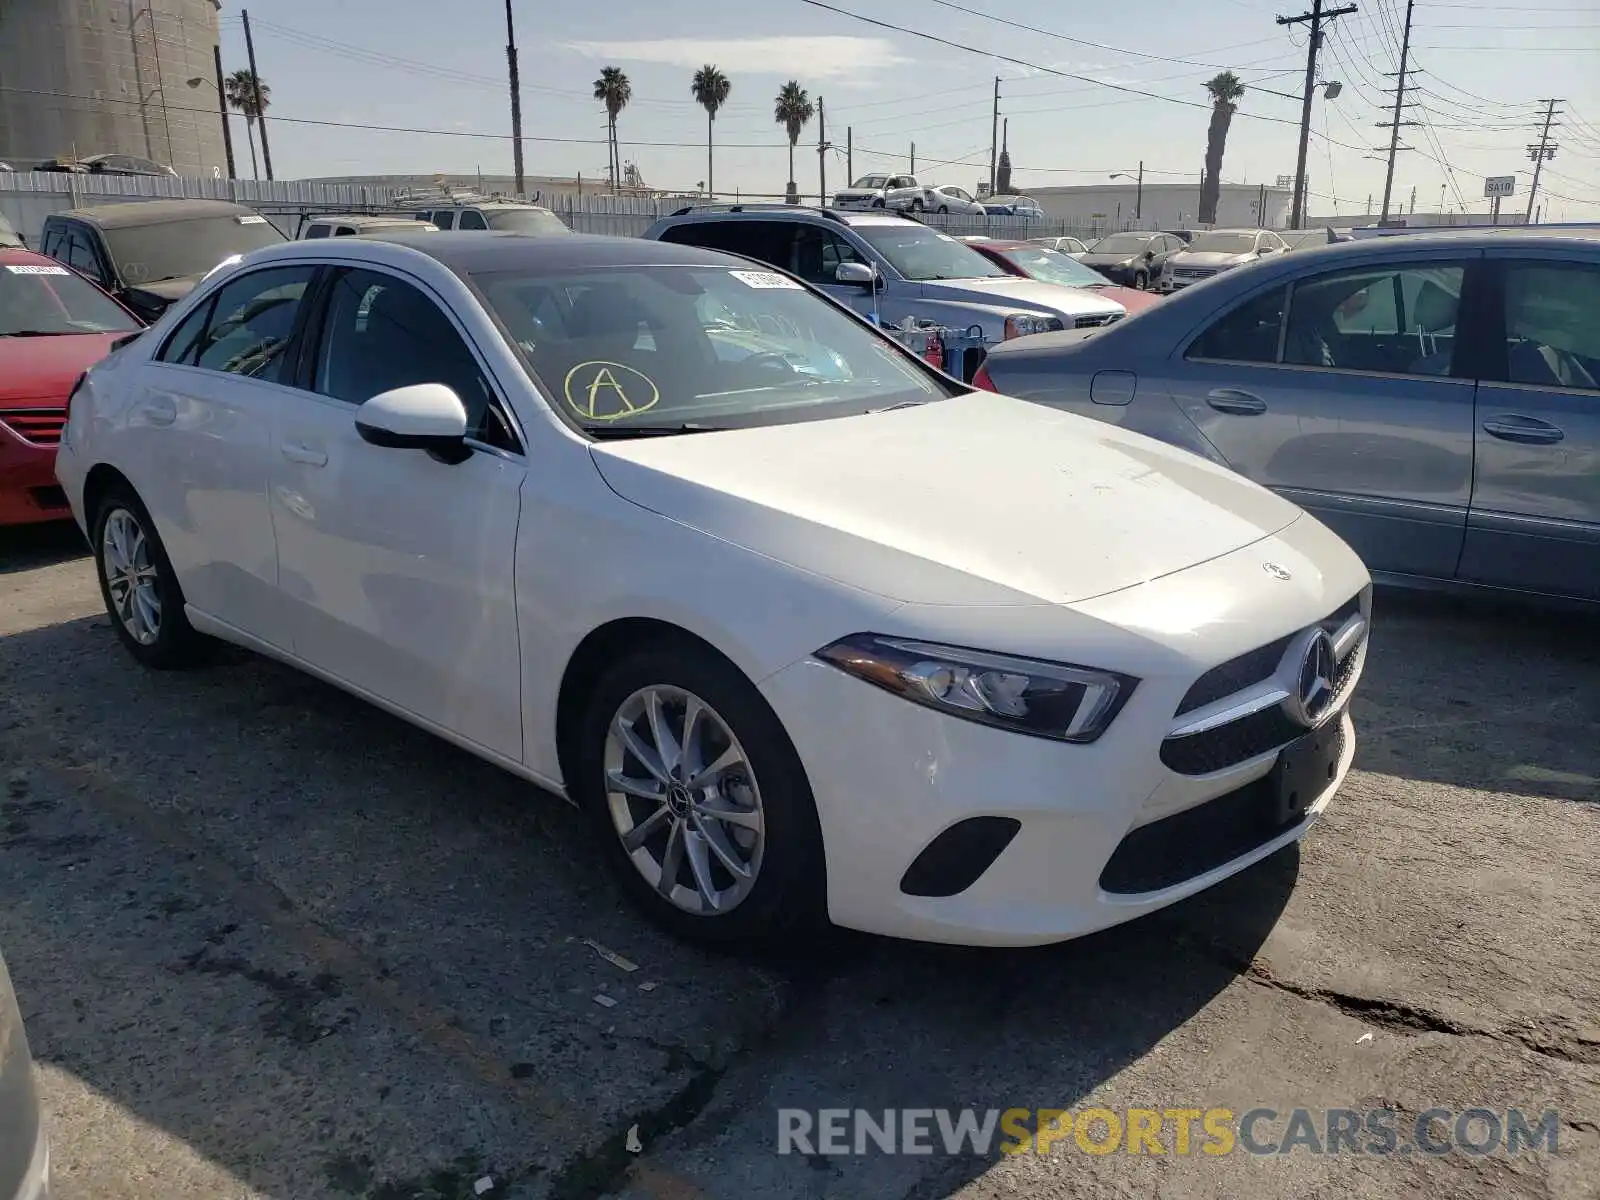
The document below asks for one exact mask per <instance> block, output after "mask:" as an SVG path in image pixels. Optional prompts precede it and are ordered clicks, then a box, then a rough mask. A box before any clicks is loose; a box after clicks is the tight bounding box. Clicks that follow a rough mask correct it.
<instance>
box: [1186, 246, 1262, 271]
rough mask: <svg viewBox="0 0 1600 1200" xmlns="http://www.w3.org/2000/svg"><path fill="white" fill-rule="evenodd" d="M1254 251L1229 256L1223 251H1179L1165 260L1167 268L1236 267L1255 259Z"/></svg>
mask: <svg viewBox="0 0 1600 1200" xmlns="http://www.w3.org/2000/svg"><path fill="white" fill-rule="evenodd" d="M1255 257H1256V255H1255V252H1254V251H1250V250H1247V251H1246V252H1245V253H1243V254H1229V253H1227V252H1226V251H1224V250H1180V251H1178V252H1177V253H1176V254H1174V255H1173V256H1172V257H1171V258H1169V259H1167V266H1169V267H1237V266H1239V265H1240V264H1241V263H1247V262H1251V261H1253V260H1254V259H1255Z"/></svg>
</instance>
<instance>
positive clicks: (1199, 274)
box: [1172, 267, 1216, 279]
mask: <svg viewBox="0 0 1600 1200" xmlns="http://www.w3.org/2000/svg"><path fill="white" fill-rule="evenodd" d="M1215 274H1216V271H1215V270H1213V269H1212V268H1210V267H1173V268H1172V277H1173V278H1174V279H1205V278H1208V277H1209V276H1212V275H1215Z"/></svg>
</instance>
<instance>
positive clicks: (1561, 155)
mask: <svg viewBox="0 0 1600 1200" xmlns="http://www.w3.org/2000/svg"><path fill="white" fill-rule="evenodd" d="M828 2H829V3H831V4H833V5H835V6H836V7H838V8H842V9H847V10H851V11H854V12H857V13H862V14H867V15H872V16H875V17H879V18H881V19H883V20H887V21H891V22H894V23H896V24H901V25H906V26H909V27H910V28H913V29H919V30H922V31H925V32H927V33H930V34H934V35H936V36H938V37H942V38H945V39H948V40H949V41H951V42H955V43H957V46H959V47H969V48H977V49H982V50H987V51H993V52H996V53H998V54H1002V55H1006V56H1010V57H1012V58H1016V59H1021V60H1024V61H1025V62H1026V63H1027V64H1029V65H1026V66H1025V65H1020V64H1017V63H1007V62H1001V61H997V60H995V59H993V58H990V57H987V56H985V55H983V54H978V53H972V52H970V51H969V50H963V49H959V48H956V47H951V46H945V45H939V44H935V43H932V42H928V41H925V40H921V39H918V38H915V37H911V36H907V35H905V34H901V33H897V32H892V31H889V30H885V29H880V28H875V27H873V26H871V25H868V24H865V23H862V22H859V21H855V20H851V19H850V18H848V17H845V16H842V15H838V14H836V13H832V12H827V11H823V10H821V9H818V8H815V7H811V6H808V5H806V4H804V3H802V0H762V2H760V3H732V2H729V0H696V2H689V0H610V2H609V3H606V4H604V5H585V4H570V3H569V4H554V3H549V2H548V0H547V2H543V3H538V4H535V3H531V2H530V0H515V5H516V14H517V33H518V39H517V40H518V47H519V52H520V62H521V73H522V102H523V132H524V137H525V139H526V140H525V146H524V153H525V157H526V163H527V171H528V172H529V173H530V174H548V175H572V174H575V173H579V172H581V173H582V174H583V175H584V176H585V177H589V176H595V177H599V176H601V175H603V174H604V171H605V164H606V151H605V145H604V114H603V113H602V111H601V109H600V106H599V105H598V104H597V103H596V102H595V101H594V100H593V99H592V98H591V92H592V88H593V81H594V79H595V77H596V76H597V75H598V74H599V71H600V68H601V67H602V66H605V65H608V64H611V65H616V66H620V67H621V68H622V69H623V70H624V71H625V72H627V74H628V76H629V78H630V79H631V81H632V84H633V101H632V103H631V104H630V105H629V106H628V108H627V109H626V110H625V111H624V112H623V114H622V116H621V119H620V121H619V135H620V137H621V139H622V142H623V156H624V158H625V159H627V160H631V161H634V162H636V163H637V164H638V165H639V167H640V169H641V170H642V171H643V173H644V178H645V180H646V182H647V183H649V184H650V185H651V186H653V187H658V188H668V189H693V188H694V187H695V185H696V184H697V183H698V182H700V181H702V180H703V179H704V178H705V174H706V152H705V136H706V120H705V114H704V112H703V110H701V109H700V108H699V107H698V106H697V105H695V103H694V102H693V100H692V98H691V97H690V95H689V79H690V76H691V75H692V73H693V71H694V69H695V68H696V67H697V66H699V65H700V64H701V63H705V62H712V63H715V64H716V65H717V66H719V67H720V68H721V69H722V70H723V71H724V72H725V73H726V74H727V75H728V76H729V77H730V79H731V80H732V84H733V88H732V94H731V96H730V99H729V102H728V105H727V107H726V108H725V109H724V110H723V111H722V113H721V114H719V116H718V118H717V122H716V139H717V142H718V146H719V148H718V150H717V153H716V179H717V189H718V191H719V192H726V191H729V190H731V189H733V188H736V187H737V188H739V189H742V190H746V191H752V192H778V191H781V190H782V188H783V185H784V182H785V180H786V179H787V176H788V168H787V141H786V138H785V135H784V133H783V131H782V130H781V129H780V128H779V127H778V126H777V125H776V124H774V122H773V120H772V103H773V97H774V95H775V94H776V93H777V91H778V89H779V87H781V86H782V84H783V83H784V82H785V81H786V80H788V79H790V78H794V79H797V80H799V82H800V83H801V85H802V86H804V87H806V88H807V89H808V90H809V91H810V93H811V95H812V96H813V98H815V97H816V96H818V95H819V94H820V95H821V96H822V97H824V98H825V101H826V108H827V115H828V132H829V137H830V140H832V141H833V142H835V143H836V144H837V145H838V146H839V147H840V151H839V152H838V153H837V154H836V155H834V156H831V157H830V159H829V163H828V183H829V187H830V188H831V187H834V186H837V185H838V184H839V183H840V182H841V181H842V180H843V176H844V174H845V163H844V158H843V153H842V147H843V145H844V142H845V129H846V126H847V125H848V126H851V127H853V130H854V142H855V155H854V163H855V173H856V174H857V175H859V174H862V173H864V172H865V171H868V170H871V169H889V168H894V169H900V170H904V169H905V168H906V167H907V165H908V163H907V157H908V156H909V153H910V145H911V143H912V142H913V141H914V142H915V143H916V153H917V166H918V170H919V174H921V175H923V176H925V177H928V178H930V179H932V180H933V181H934V182H940V183H943V182H950V183H958V184H961V185H963V186H966V187H969V188H970V187H972V186H973V185H974V184H975V183H976V182H977V181H978V179H980V178H984V177H986V176H987V171H988V146H989V116H990V96H991V89H992V87H993V79H994V76H995V75H997V74H998V75H1000V76H1001V78H1002V83H1001V96H1002V100H1001V113H1002V116H1009V119H1010V149H1011V156H1012V161H1013V163H1014V165H1015V172H1014V180H1015V181H1016V182H1017V183H1018V184H1019V185H1020V186H1021V187H1023V188H1027V187H1041V186H1047V185H1051V184H1071V183H1092V182H1098V181H1101V180H1103V179H1104V178H1105V176H1106V175H1107V174H1109V173H1110V172H1112V171H1133V170H1135V169H1136V168H1137V165H1138V163H1139V162H1140V160H1141V159H1142V160H1143V162H1144V164H1145V172H1146V179H1147V180H1148V181H1154V182H1183V181H1186V180H1191V179H1192V180H1195V181H1196V183H1198V179H1199V171H1200V167H1201V163H1202V158H1203V154H1204V148H1205V131H1206V122H1207V115H1208V114H1207V112H1206V110H1205V108H1204V107H1203V105H1204V102H1205V95H1204V92H1203V91H1202V88H1201V85H1202V83H1203V82H1204V81H1205V80H1206V79H1207V78H1209V77H1210V76H1211V75H1213V74H1215V73H1216V71H1217V70H1218V69H1220V68H1224V67H1226V68H1231V69H1233V70H1235V71H1236V72H1237V73H1238V74H1239V75H1240V76H1241V77H1242V78H1243V79H1244V80H1245V81H1246V83H1247V84H1258V85H1259V87H1260V88H1262V89H1273V90H1275V91H1279V92H1285V93H1294V94H1298V92H1299V90H1300V87H1301V84H1302V81H1303V77H1304V70H1305V33H1304V27H1303V26H1297V27H1293V28H1283V27H1280V26H1278V25H1276V24H1275V23H1274V20H1273V18H1274V16H1275V15H1276V14H1280V13H1282V14H1285V15H1287V14H1288V13H1289V12H1290V9H1289V8H1288V7H1274V5H1273V4H1271V3H1270V2H1269V0H1213V2H1211V3H1207V4H1205V5H1200V4H1195V3H1179V2H1178V0H1123V2H1122V3H1118V4H1114V5H1090V4H1087V3H1082V4H1076V5H1071V6H1068V5H1015V4H1002V3H1001V2H1000V0H970V2H968V3H961V4H956V5H953V6H951V7H941V6H938V5H937V4H930V3H917V4H911V5H896V6H886V5H883V4H881V3H878V4H868V3H866V0H828ZM1358 2H1360V3H1361V10H1360V11H1359V12H1358V13H1356V14H1354V15H1352V16H1347V17H1343V18H1340V19H1339V20H1338V21H1336V22H1334V23H1333V25H1332V32H1330V34H1329V36H1328V38H1327V41H1326V43H1325V46H1324V51H1323V54H1322V65H1321V68H1320V71H1319V74H1320V75H1321V77H1322V78H1323V79H1329V80H1332V79H1337V80H1339V81H1340V82H1342V83H1343V85H1344V90H1343V93H1342V94H1341V95H1340V96H1339V97H1338V98H1337V99H1335V100H1331V101H1325V100H1323V99H1321V98H1319V99H1318V100H1317V101H1316V103H1315V107H1314V110H1313V121H1312V127H1313V130H1314V131H1316V133H1318V134H1325V135H1326V137H1327V138H1329V139H1331V141H1332V143H1334V144H1330V141H1328V140H1324V138H1322V137H1314V138H1313V139H1312V143H1311V150H1310V155H1309V159H1308V174H1309V176H1310V190H1311V191H1312V193H1313V200H1312V208H1313V209H1314V210H1315V211H1317V212H1319V213H1320V212H1326V211H1329V210H1330V209H1332V208H1333V207H1334V205H1335V203H1337V207H1338V211H1339V212H1341V213H1343V214H1359V213H1362V212H1364V211H1365V209H1366V204H1367V197H1368V195H1369V194H1371V195H1372V197H1373V201H1372V203H1373V205H1374V210H1375V209H1376V206H1377V204H1378V203H1379V201H1380V199H1381V193H1382V190H1383V164H1382V163H1381V162H1379V161H1373V160H1370V159H1368V158H1366V157H1365V155H1366V154H1377V153H1378V151H1377V150H1373V149H1371V147H1380V146H1382V147H1386V146H1387V141H1388V131H1387V130H1386V129H1383V130H1380V129H1377V128H1375V127H1374V123H1375V122H1378V121H1380V120H1382V119H1384V116H1385V115H1386V114H1385V112H1384V111H1382V110H1381V106H1382V105H1383V104H1384V103H1385V97H1384V96H1383V95H1382V93H1381V90H1380V89H1382V88H1383V87H1387V86H1390V84H1391V80H1389V79H1387V78H1385V77H1384V75H1385V72H1392V71H1393V70H1394V69H1395V59H1396V58H1397V57H1398V46H1399V40H1400V38H1399V35H1400V26H1401V23H1402V21H1403V18H1404V11H1405V9H1404V3H1403V0H1366V2H1361V0H1358ZM1293 11H1295V12H1298V11H1302V10H1301V9H1300V8H1299V7H1295V8H1294V9H1293ZM1512 11H1514V12H1515V13H1516V16H1515V18H1514V21H1515V24H1514V26H1513V27H1511V28H1506V29H1496V28H1495V22H1496V21H1497V20H1498V19H1502V15H1503V14H1504V13H1506V12H1507V10H1505V9H1503V8H1501V7H1500V6H1498V5H1495V4H1493V3H1491V2H1490V0H1419V2H1418V3H1417V6H1416V15H1415V31H1414V33H1413V39H1412V41H1413V47H1414V53H1415V57H1414V63H1415V65H1416V66H1418V67H1419V68H1420V70H1419V72H1418V74H1417V75H1416V76H1415V82H1416V83H1417V84H1418V85H1419V86H1420V88H1421V89H1423V90H1421V91H1419V92H1418V93H1417V99H1418V100H1419V101H1420V102H1421V106H1422V107H1421V108H1420V109H1419V110H1418V111H1414V112H1413V113H1411V114H1410V115H1411V116H1412V117H1413V118H1416V119H1421V120H1423V121H1425V122H1426V124H1425V125H1423V126H1416V127H1410V128H1408V129H1406V130H1404V131H1403V133H1404V134H1405V138H1404V144H1409V145H1412V146H1415V147H1417V148H1418V152H1415V153H1406V154H1402V155H1401V156H1400V160H1399V166H1398V167H1397V170H1396V176H1395V194H1396V196H1397V197H1398V198H1399V199H1400V200H1401V201H1402V202H1405V203H1409V201H1410V197H1411V189H1412V188H1413V187H1415V188H1416V207H1417V208H1418V209H1419V210H1425V211H1437V210H1438V208H1439V207H1440V204H1441V189H1443V201H1442V202H1443V204H1444V205H1445V206H1446V207H1447V208H1450V209H1454V208H1458V207H1459V206H1460V204H1461V201H1462V200H1464V201H1465V202H1466V203H1467V204H1468V206H1469V207H1480V208H1481V207H1482V206H1483V204H1484V202H1483V201H1482V200H1481V199H1480V197H1481V195H1482V191H1483V184H1482V179H1483V176H1485V175H1490V174H1493V175H1501V174H1511V173H1512V172H1519V173H1520V174H1519V178H1518V194H1519V196H1524V195H1526V188H1527V183H1528V175H1527V173H1526V169H1531V164H1530V163H1529V162H1528V161H1527V158H1526V154H1525V151H1524V147H1525V145H1526V144H1527V143H1528V142H1530V141H1532V140H1535V139H1536V138H1537V130H1536V128H1534V126H1535V124H1536V120H1535V118H1536V115H1537V114H1538V113H1539V112H1542V109H1541V107H1540V106H1539V104H1538V103H1537V102H1538V101H1539V100H1541V99H1544V98H1546V97H1558V98H1562V99H1564V100H1565V101H1566V102H1567V103H1566V104H1565V106H1564V107H1565V115H1564V116H1562V117H1559V118H1558V121H1559V122H1560V123H1561V125H1560V128H1559V129H1558V130H1557V131H1556V136H1557V137H1558V139H1559V141H1560V143H1561V149H1560V150H1559V151H1558V155H1557V158H1556V160H1555V161H1554V162H1553V163H1552V164H1550V167H1549V168H1547V171H1546V176H1545V179H1544V181H1543V183H1542V185H1541V191H1544V190H1548V192H1549V193H1550V198H1549V201H1548V204H1549V207H1548V208H1547V210H1546V218H1547V219H1559V218H1561V217H1563V216H1565V217H1568V218H1571V219H1577V218H1595V217H1600V71H1596V70H1594V64H1595V62H1596V61H1600V8H1597V6H1596V4H1595V0H1538V2H1537V3H1536V4H1535V5H1533V6H1531V7H1521V6H1519V7H1518V8H1516V9H1515V10H1512ZM986 13H987V14H991V15H992V16H999V17H1004V18H1006V19H1010V20H1014V21H1022V22H1025V23H1027V24H1030V25H1034V26H1037V27H1038V28H1039V29H1042V30H1048V31H1050V32H1052V33H1058V34H1063V35H1068V36H1069V37H1070V38H1073V39H1078V40H1077V41H1071V40H1064V39H1063V38H1060V37H1050V36H1045V35H1044V34H1041V33H1034V32H1026V31H1023V30H1018V29H1015V28H1010V27H1007V26H1006V25H1004V24H1001V23H999V22H997V21H995V20H992V19H988V18H987V17H986V16H985V15H984V14H986ZM251 19H252V23H253V24H254V27H255V28H254V33H255V42H256V52H257V56H258V60H259V65H260V69H261V75H262V78H263V79H264V80H266V81H267V82H268V83H269V84H270V85H271V86H272V89H273V94H272V103H273V107H272V109H271V111H270V112H269V114H268V115H269V119H270V118H273V117H279V118H283V119H279V120H276V121H274V122H273V124H272V126H271V129H270V134H271V139H272V149H273V160H274V167H275V169H276V174H277V175H278V176H279V177H280V178H296V177H303V176H311V175H335V174H341V175H342V174H380V173H417V172H434V171H448V172H470V171H473V170H475V169H480V168H481V169H482V170H483V171H484V172H486V173H491V172H492V173H509V172H510V164H511V147H510V142H509V139H508V138H507V136H506V135H507V134H508V132H509V117H508V115H507V96H506V84H505V48H504V47H505V23H504V22H505V18H504V7H503V3H501V0H455V2H454V3H448V4H440V3H422V2H420V0H390V2H388V3H385V4H382V5H379V4H376V3H371V2H370V0H356V2H353V3H348V4H344V5H338V6H335V5H330V4H328V3H326V0H315V2H313V0H274V2H273V3H270V4H269V3H263V4H262V5H261V7H260V8H259V9H257V10H255V11H253V12H252V13H251ZM222 29H223V56H224V64H225V67H226V68H227V69H229V70H232V69H234V68H236V67H239V66H242V65H244V63H245V54H244V39H243V34H242V30H241V28H240V22H239V19H238V9H237V8H233V7H229V8H227V9H225V10H224V13H223V25H222ZM1107 85H1116V86H1120V87H1124V88H1134V89H1138V90H1140V91H1143V92H1150V93H1155V94H1156V95H1158V96H1162V97H1169V98H1172V99H1177V100H1183V101H1188V102H1190V103H1191V104H1199V105H1202V107H1185V106H1184V105H1181V104H1177V103H1171V102H1170V101H1164V100H1160V99H1152V98H1150V97H1147V96H1143V95H1138V94H1134V93H1131V92H1128V91H1119V90H1116V87H1114V86H1107ZM1389 103H1392V98H1390V100H1389ZM289 118H298V119H302V120H306V121H325V122H343V123H347V124H350V125H378V126H390V127H403V128H405V129H409V130H417V131H447V133H448V135H440V134H435V133H428V132H384V131H377V130H372V129H350V128H333V127H328V126H322V125H315V124H300V123H296V122H295V121H292V120H289ZM1262 118H1272V119H1271V120H1267V119H1262ZM1298 120H1299V104H1298V102H1297V101H1295V100H1291V99H1287V98H1283V97H1279V96H1274V95H1271V94H1269V93H1268V92H1267V91H1263V90H1254V91H1252V92H1250V93H1249V94H1247V95H1246V97H1245V99H1244V101H1243V103H1242V105H1241V110H1240V115H1239V116H1238V117H1237V118H1235V121H1234V124H1233V130H1232V133H1231V135H1230V137H1229V141H1228V152H1227V158H1226V160H1225V162H1224V167H1223V175H1224V178H1225V179H1227V180H1230V181H1243V182H1249V183H1258V182H1267V183H1270V182H1272V181H1273V180H1274V178H1275V177H1276V176H1277V175H1279V174H1288V173H1291V172H1293V170H1294V159H1295V140H1296V125H1297V123H1298ZM467 135H486V136H467ZM537 139H546V140H537ZM815 141H816V128H815V125H813V126H812V127H810V128H808V130H807V131H806V133H805V134H803V135H802V138H801V145H802V151H800V152H797V155H796V168H795V170H796V175H797V180H798V182H799V184H800V187H801V188H802V189H803V190H805V189H809V190H811V191H813V192H814V191H815V189H816V187H817V155H816V152H815V149H814V147H815ZM808 142H809V143H810V147H807V145H806V144H807V143H808ZM1337 143H1344V145H1339V144H1337ZM241 149H242V148H241ZM243 159H244V155H242V154H241V160H243ZM1438 160H1443V161H1444V162H1446V163H1448V164H1449V165H1450V167H1451V168H1453V172H1454V173H1453V177H1452V174H1451V173H1450V172H1447V171H1446V169H1445V168H1444V167H1443V166H1441V165H1440V162H1439V161H1438ZM1457 189H1459V194H1460V198H1459V199H1458V196H1457ZM1511 203H1513V204H1516V203H1517V202H1515V201H1513V202H1511Z"/></svg>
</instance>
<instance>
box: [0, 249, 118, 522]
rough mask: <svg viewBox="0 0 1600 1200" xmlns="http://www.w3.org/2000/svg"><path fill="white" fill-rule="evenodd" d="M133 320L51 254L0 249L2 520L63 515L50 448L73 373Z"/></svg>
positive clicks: (64, 415)
mask: <svg viewBox="0 0 1600 1200" xmlns="http://www.w3.org/2000/svg"><path fill="white" fill-rule="evenodd" d="M141 328H142V326H141V325H140V323H139V319H138V318H137V317H135V316H134V315H133V314H132V313H130V312H129V311H128V310H127V309H125V308H123V307H122V306H121V305H120V304H118V303H117V302H116V301H115V300H113V299H112V298H111V297H110V296H108V295H106V294H105V293H104V292H102V291H101V290H100V289H99V288H97V287H96V286H95V285H94V284H92V283H90V282H89V281H88V280H87V279H85V278H83V276H81V275H79V274H77V273H76V272H74V271H72V270H71V269H69V268H67V267H64V266H62V265H61V264H60V263H58V262H56V261H55V259H53V258H46V257H45V256H44V255H42V254H35V253H33V252H32V251H31V250H12V249H0V525H24V524H31V523H33V522H35V521H54V520H61V519H65V518H69V517H71V516H72V513H71V511H70V510H69V509H68V508H67V498H66V494H65V493H63V492H62V490H61V488H60V486H59V485H58V484H57V483H56V469H55V468H56V447H57V446H58V445H60V443H61V429H62V426H64V425H65V424H66V422H67V398H68V396H70V395H71V393H72V388H73V385H74V384H76V383H77V381H78V377H79V376H80V375H82V374H83V373H84V372H85V371H87V370H88V369H89V368H90V367H91V366H92V365H93V364H94V363H96V362H98V361H99V360H100V359H102V358H104V357H105V356H106V354H107V353H109V352H110V350H111V344H112V343H113V342H115V341H116V340H117V339H118V338H119V337H122V336H123V335H125V334H129V333H136V332H137V331H138V330H139V329H141Z"/></svg>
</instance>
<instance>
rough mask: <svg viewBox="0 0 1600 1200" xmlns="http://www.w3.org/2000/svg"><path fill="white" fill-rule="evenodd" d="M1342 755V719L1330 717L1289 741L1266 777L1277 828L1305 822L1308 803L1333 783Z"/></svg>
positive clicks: (1341, 717)
mask: <svg viewBox="0 0 1600 1200" xmlns="http://www.w3.org/2000/svg"><path fill="white" fill-rule="evenodd" d="M1343 752H1344V719H1343V716H1342V715H1341V714H1336V715H1334V716H1333V717H1331V718H1330V719H1329V720H1328V722H1327V723H1326V724H1324V725H1322V726H1321V727H1320V728H1317V729H1313V730H1311V731H1310V732H1309V733H1307V734H1305V735H1303V736H1302V737H1299V738H1296V739H1295V740H1294V741H1292V742H1290V743H1289V744H1288V745H1287V746H1285V747H1284V748H1283V749H1282V750H1281V751H1279V752H1278V761H1277V763H1276V764H1274V766H1273V768H1272V774H1271V776H1269V781H1270V792H1271V796H1272V804H1273V806H1274V810H1273V811H1274V816H1275V819H1276V822H1277V824H1279V825H1296V824H1299V823H1300V822H1301V821H1303V820H1305V816H1306V809H1307V808H1308V807H1310V805H1311V802H1312V801H1314V800H1315V799H1316V798H1317V797H1318V796H1320V795H1322V793H1323V792H1325V791H1327V789H1328V785H1329V784H1330V783H1332V782H1333V779H1334V776H1335V775H1337V774H1338V773H1339V758H1340V756H1341V755H1342V754H1343Z"/></svg>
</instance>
